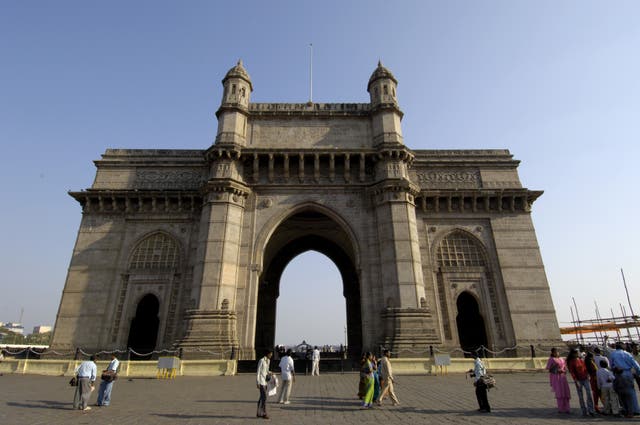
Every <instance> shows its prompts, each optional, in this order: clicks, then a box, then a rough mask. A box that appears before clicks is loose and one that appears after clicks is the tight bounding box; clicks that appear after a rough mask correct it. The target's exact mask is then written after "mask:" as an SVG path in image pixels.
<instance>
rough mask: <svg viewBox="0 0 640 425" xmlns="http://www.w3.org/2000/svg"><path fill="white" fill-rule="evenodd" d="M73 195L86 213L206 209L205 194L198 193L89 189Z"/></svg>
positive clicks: (190, 211)
mask: <svg viewBox="0 0 640 425" xmlns="http://www.w3.org/2000/svg"><path fill="white" fill-rule="evenodd" d="M69 195H71V196H72V197H73V198H74V199H75V200H77V201H78V202H79V203H80V205H82V211H83V212H84V213H101V214H135V213H164V214H166V213H185V212H187V213H192V212H194V211H197V210H199V209H200V207H201V206H202V195H201V194H200V193H199V192H195V191H194V192H187V191H168V190H165V191H151V190H149V191H145V190H120V191H113V190H87V191H81V192H69Z"/></svg>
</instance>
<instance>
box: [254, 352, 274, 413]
mask: <svg viewBox="0 0 640 425" xmlns="http://www.w3.org/2000/svg"><path fill="white" fill-rule="evenodd" d="M271 357H273V351H271V350H267V351H266V352H265V354H264V357H263V358H261V359H260V361H259V362H258V376H257V384H258V385H257V386H258V390H259V391H260V398H259V399H258V413H257V414H256V416H257V417H259V418H263V419H269V416H267V381H269V380H271V372H269V363H270V362H271Z"/></svg>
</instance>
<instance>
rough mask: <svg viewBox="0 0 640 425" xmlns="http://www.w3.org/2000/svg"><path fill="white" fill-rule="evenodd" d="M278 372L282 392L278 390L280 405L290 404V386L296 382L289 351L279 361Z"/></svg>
mask: <svg viewBox="0 0 640 425" xmlns="http://www.w3.org/2000/svg"><path fill="white" fill-rule="evenodd" d="M280 370H281V373H282V390H280V399H279V400H278V403H280V404H290V403H291V402H290V401H289V397H290V396H291V386H292V385H293V383H294V382H296V373H295V370H294V365H293V359H292V358H291V350H287V354H285V356H284V357H283V358H282V359H280Z"/></svg>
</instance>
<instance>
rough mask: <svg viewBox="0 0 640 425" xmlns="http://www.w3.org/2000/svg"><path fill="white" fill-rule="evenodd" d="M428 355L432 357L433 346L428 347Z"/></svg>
mask: <svg viewBox="0 0 640 425" xmlns="http://www.w3.org/2000/svg"><path fill="white" fill-rule="evenodd" d="M429 355H430V356H431V357H433V345H430V346H429Z"/></svg>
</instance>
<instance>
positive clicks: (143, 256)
mask: <svg viewBox="0 0 640 425" xmlns="http://www.w3.org/2000/svg"><path fill="white" fill-rule="evenodd" d="M179 263H180V252H179V249H178V244H177V243H176V241H175V240H174V239H173V238H172V237H170V236H168V235H166V234H164V233H155V234H153V235H150V236H148V237H146V238H145V239H144V240H143V241H142V242H140V243H139V244H138V246H137V247H136V248H135V250H134V251H133V255H132V256H131V261H130V262H129V268H130V269H143V270H148V269H173V268H177V267H178V264H179Z"/></svg>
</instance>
